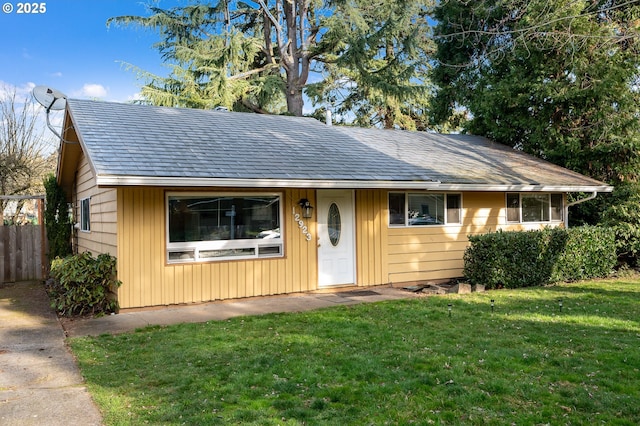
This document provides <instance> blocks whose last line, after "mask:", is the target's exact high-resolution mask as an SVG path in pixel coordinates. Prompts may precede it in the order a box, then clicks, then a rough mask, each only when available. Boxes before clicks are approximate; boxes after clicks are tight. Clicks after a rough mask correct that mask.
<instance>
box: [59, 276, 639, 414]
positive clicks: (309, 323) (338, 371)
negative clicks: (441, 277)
mask: <svg viewBox="0 0 640 426" xmlns="http://www.w3.org/2000/svg"><path fill="white" fill-rule="evenodd" d="M491 299H494V300H495V308H494V310H493V311H492V310H491V308H490V300H491ZM559 299H562V300H563V307H562V310H561V309H560V306H559ZM448 304H451V305H452V308H451V316H449V314H448V308H447V305H448ZM639 321H640V280H638V279H626V280H625V279H622V280H618V281H601V282H583V283H574V284H567V285H558V286H551V287H542V288H529V289H521V290H508V291H507V290H499V291H491V292H487V293H482V294H472V295H465V296H457V295H455V296H453V295H452V296H436V297H426V298H413V299H408V300H401V301H390V302H380V303H370V304H361V305H352V306H342V307H336V308H330V309H323V310H319V311H313V312H305V313H294V314H276V315H266V316H259V317H243V318H235V319H232V320H228V321H222V322H208V323H202V324H183V325H177V326H169V327H150V328H146V329H143V330H139V331H137V332H135V333H129V334H123V335H116V336H108V335H104V336H100V337H97V338H76V339H72V340H71V341H70V344H71V347H72V349H73V351H74V353H75V354H76V355H77V358H78V361H79V364H80V367H81V370H82V373H83V375H84V377H85V378H86V381H87V385H88V388H89V390H90V392H91V394H92V395H93V397H94V400H95V401H96V402H97V404H98V405H99V406H100V408H101V410H102V412H103V414H104V421H105V424H107V425H125V424H127V425H129V424H162V425H178V424H186V425H203V424H207V425H215V424H255V425H284V424H289V425H294V424H314V425H315V424H317V425H323V424H326V425H336V424H340V425H367V424H372V425H373V424H375V425H382V424H401V425H404V424H411V423H414V424H421V425H428V424H465V425H466V424H469V425H474V424H478V425H480V424H482V425H484V424H496V425H504V424H527V425H537V424H540V425H542V424H553V425H557V424H571V425H581V424H585V425H586V424H589V425H592V424H607V425H609V424H614V425H616V424H617V425H636V424H640V410H638V407H639V406H640V380H639V379H640V375H639V372H638V368H639V366H640V351H638V346H639V344H640V322H639Z"/></svg>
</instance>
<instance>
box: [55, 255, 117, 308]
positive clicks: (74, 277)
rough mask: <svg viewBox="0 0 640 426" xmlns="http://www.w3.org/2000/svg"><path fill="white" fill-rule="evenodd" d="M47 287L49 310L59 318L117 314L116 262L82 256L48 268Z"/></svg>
mask: <svg viewBox="0 0 640 426" xmlns="http://www.w3.org/2000/svg"><path fill="white" fill-rule="evenodd" d="M51 277H52V278H53V282H52V283H51V282H50V284H49V294H50V296H51V305H52V307H53V308H54V309H55V310H56V311H57V312H58V313H59V314H60V315H62V316H77V315H103V314H107V313H111V312H117V310H118V301H117V299H116V290H117V288H118V287H119V286H120V284H121V282H120V281H118V280H117V279H116V258H115V257H113V256H110V255H108V254H100V255H98V257H97V258H94V257H93V256H92V255H91V253H89V252H85V253H81V254H76V255H74V256H69V257H66V258H64V259H60V258H56V259H55V260H54V261H53V262H52V264H51Z"/></svg>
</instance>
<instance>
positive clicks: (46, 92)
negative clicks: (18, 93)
mask: <svg viewBox="0 0 640 426" xmlns="http://www.w3.org/2000/svg"><path fill="white" fill-rule="evenodd" d="M32 93H33V97H34V98H35V100H36V101H38V103H39V104H40V105H42V106H43V107H45V108H46V110H47V114H48V113H49V111H51V110H54V111H59V110H61V109H64V107H65V106H66V104H67V97H66V96H65V95H64V93H62V92H61V91H59V90H56V89H52V88H50V87H47V86H36V87H34V88H33V92H32Z"/></svg>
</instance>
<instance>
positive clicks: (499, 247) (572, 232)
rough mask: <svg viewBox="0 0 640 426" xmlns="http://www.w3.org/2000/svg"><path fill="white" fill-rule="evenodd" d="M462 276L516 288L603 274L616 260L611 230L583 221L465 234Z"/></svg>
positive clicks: (474, 280)
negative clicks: (580, 223)
mask: <svg viewBox="0 0 640 426" xmlns="http://www.w3.org/2000/svg"><path fill="white" fill-rule="evenodd" d="M469 241H470V242H471V245H470V246H469V247H468V248H467V250H466V251H465V254H464V275H465V278H466V279H467V280H468V281H469V282H470V283H471V284H484V285H485V286H486V288H518V287H530V286H539V285H544V284H549V283H552V282H559V281H575V280H582V279H589V278H603V277H607V276H609V275H610V274H611V273H612V272H613V268H614V267H615V265H616V261H617V256H616V242H615V233H614V231H613V230H612V229H610V228H603V227H593V226H585V227H578V228H571V229H568V230H567V229H564V228H545V229H543V230H539V231H507V232H505V231H498V232H495V233H490V234H485V235H473V236H469Z"/></svg>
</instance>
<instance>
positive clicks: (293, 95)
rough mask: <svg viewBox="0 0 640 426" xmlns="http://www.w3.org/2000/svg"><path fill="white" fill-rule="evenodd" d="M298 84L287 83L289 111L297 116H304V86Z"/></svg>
mask: <svg viewBox="0 0 640 426" xmlns="http://www.w3.org/2000/svg"><path fill="white" fill-rule="evenodd" d="M297 86H298V85H297V84H293V83H289V82H288V83H287V111H288V112H289V113H290V114H293V115H295V116H296V117H302V106H303V105H304V100H303V98H302V87H297Z"/></svg>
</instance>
